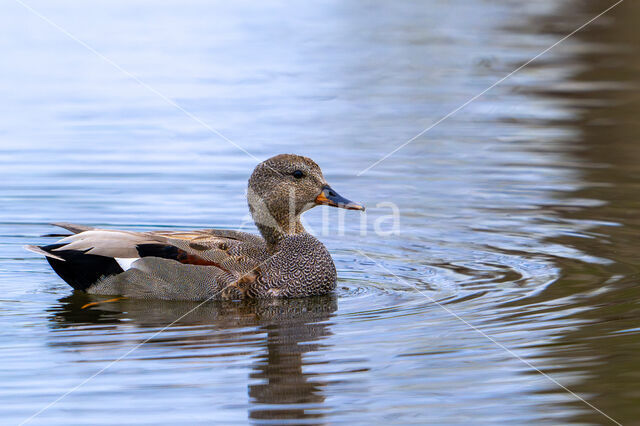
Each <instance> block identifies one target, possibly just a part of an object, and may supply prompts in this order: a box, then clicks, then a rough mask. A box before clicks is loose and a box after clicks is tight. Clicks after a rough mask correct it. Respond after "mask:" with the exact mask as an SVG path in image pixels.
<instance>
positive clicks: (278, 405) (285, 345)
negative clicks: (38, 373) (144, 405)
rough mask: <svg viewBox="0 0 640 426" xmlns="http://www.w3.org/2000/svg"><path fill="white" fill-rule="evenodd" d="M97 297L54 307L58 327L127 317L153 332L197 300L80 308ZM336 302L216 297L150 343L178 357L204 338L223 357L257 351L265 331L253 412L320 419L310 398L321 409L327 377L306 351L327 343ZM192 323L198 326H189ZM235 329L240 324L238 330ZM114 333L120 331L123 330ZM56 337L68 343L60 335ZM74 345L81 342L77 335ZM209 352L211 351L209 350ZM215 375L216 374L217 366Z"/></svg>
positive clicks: (252, 386)
mask: <svg viewBox="0 0 640 426" xmlns="http://www.w3.org/2000/svg"><path fill="white" fill-rule="evenodd" d="M96 299H97V296H92V295H88V294H84V293H75V294H73V295H71V296H69V297H65V298H63V299H60V304H59V305H56V306H54V307H53V308H51V309H50V310H49V312H51V313H52V316H51V321H52V324H53V327H55V328H66V327H77V326H78V325H87V324H118V323H120V322H123V323H124V324H126V326H127V327H129V326H130V325H134V326H136V327H138V328H142V329H144V328H148V329H149V333H151V334H153V332H155V331H156V330H157V329H158V327H160V326H166V324H167V321H168V320H170V319H175V318H180V317H181V316H182V315H184V313H185V312H189V311H190V310H192V309H193V308H194V307H196V306H198V304H196V303H194V302H179V301H178V302H176V301H157V300H156V301H146V300H134V299H125V300H120V301H117V302H114V303H108V304H104V305H98V306H95V307H92V308H91V309H80V308H81V307H82V306H83V305H85V304H86V303H88V302H91V301H93V300H96ZM336 309H337V299H336V297H335V296H334V295H333V294H330V295H325V296H316V297H308V298H299V299H248V300H243V301H239V302H232V301H213V302H210V303H208V304H206V305H204V306H202V307H200V308H198V309H195V310H193V312H190V313H189V314H188V315H185V316H184V318H181V319H180V320H179V321H177V322H176V323H175V324H172V326H171V327H177V328H179V329H180V330H181V332H180V333H170V334H160V335H159V336H158V338H157V339H151V340H150V341H149V342H148V343H146V344H145V345H154V346H158V345H162V346H166V347H171V348H172V353H171V354H169V355H168V356H170V357H171V358H175V357H176V356H179V355H180V354H179V353H176V352H180V351H182V350H186V351H191V350H192V349H191V348H192V347H193V343H194V342H195V341H197V344H198V347H199V348H200V349H199V350H200V351H201V353H200V354H199V357H206V356H211V357H216V358H219V357H220V356H225V355H224V354H229V355H226V356H231V357H233V356H234V355H233V354H234V353H237V352H233V353H230V352H229V346H230V345H236V346H237V347H238V348H239V349H241V351H242V352H244V351H246V350H247V349H249V348H250V349H251V350H255V347H256V338H260V339H261V340H262V342H261V343H260V344H259V345H260V349H259V351H260V352H259V353H258V355H257V356H256V360H255V362H254V363H253V366H252V368H253V371H252V372H251V373H250V379H251V380H250V383H249V385H248V392H249V398H250V403H251V405H252V406H251V407H250V408H249V416H250V417H251V418H252V419H263V420H264V419H296V420H300V421H304V420H312V419H315V420H317V419H318V417H319V416H321V415H322V414H321V413H319V412H318V410H311V411H309V410H308V409H309V407H308V405H309V404H314V407H315V408H318V407H317V405H319V404H322V403H323V402H324V400H325V396H324V393H323V389H324V387H325V386H326V382H323V381H322V380H320V378H319V377H318V376H314V375H311V374H306V373H305V372H304V368H303V367H304V365H305V359H304V354H305V353H308V352H315V351H321V350H322V349H323V348H324V347H325V345H323V344H321V343H318V341H319V340H321V339H322V338H324V337H326V336H330V335H331V331H330V323H328V322H327V320H328V319H330V318H331V317H332V316H333V314H334V312H335V311H336ZM190 326H193V327H194V331H196V333H190V329H189V328H188V327H190ZM203 326H204V327H205V328H207V326H210V328H211V332H210V333H203V332H202V331H203ZM115 327H116V328H117V327H118V326H117V325H115ZM233 330H238V331H237V333H234V332H233ZM167 331H170V330H167ZM114 333H116V334H117V330H114ZM265 334H266V337H265ZM230 340H232V341H233V342H234V343H231V342H230ZM55 344H56V345H58V346H59V345H61V344H63V345H64V343H61V342H60V341H59V340H56V343H55ZM69 344H70V345H71V344H73V345H74V349H77V342H75V343H69ZM133 344H134V343H132V345H133ZM83 345H89V346H92V347H91V349H95V348H99V347H100V345H101V343H100V342H98V341H95V340H86V341H84V342H83ZM94 346H95V347H94ZM218 346H222V347H223V351H221V352H220V351H217V350H216V348H217V347H218ZM243 347H244V348H243ZM202 351H205V352H206V353H205V354H202ZM211 374H215V370H212V371H211ZM167 385H169V384H167Z"/></svg>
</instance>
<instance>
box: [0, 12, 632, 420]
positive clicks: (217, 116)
mask: <svg viewBox="0 0 640 426" xmlns="http://www.w3.org/2000/svg"><path fill="white" fill-rule="evenodd" d="M612 3H613V2H607V1H599V0H591V1H565V2H556V1H538V2H525V1H509V0H504V1H482V0H474V1H468V0H464V1H463V0H459V1H447V2H445V1H433V2H417V1H416V2H413V1H410V2H380V1H375V0H374V1H368V2H363V1H353V2H340V1H326V2H318V3H315V4H311V3H307V2H304V3H300V2H288V1H285V2H269V3H255V2H244V3H233V4H228V3H227V2H205V1H195V2H188V3H181V2H177V1H173V0H168V1H162V2H125V1H98V2H91V3H86V4H85V3H78V2H71V1H58V2H55V4H54V3H51V2H45V1H42V0H34V1H31V2H29V3H28V5H27V6H25V4H21V2H20V1H18V0H15V1H14V0H8V1H5V2H3V4H2V5H1V6H0V11H1V13H0V24H1V25H0V33H1V34H2V37H0V54H1V55H2V58H3V60H2V63H3V65H2V66H1V67H0V97H1V98H2V102H0V206H1V208H0V234H1V236H2V238H1V239H0V288H1V289H2V294H1V295H0V342H1V344H0V360H1V362H0V401H1V402H0V416H1V419H2V423H3V424H15V423H20V422H22V421H24V420H27V419H29V422H31V423H39V424H65V425H68V424H87V423H96V424H111V423H116V422H118V423H125V424H176V423H221V424H232V423H240V424H242V423H247V422H253V423H270V422H271V423H282V422H290V423H295V424H301V423H302V424H322V423H371V422H377V423H399V424H400V423H402V424H405V423H437V424H448V423H451V424H455V423H458V424H468V423H471V422H473V423H480V424H495V423H509V424H523V423H532V422H533V423H577V424H611V423H613V422H614V421H617V422H620V423H623V424H633V423H637V422H638V418H640V408H638V402H639V401H640V393H639V389H640V388H639V386H638V385H639V381H640V364H639V363H638V354H639V353H640V325H639V321H638V320H639V318H640V305H639V304H638V300H640V289H639V287H638V279H639V277H640V268H639V265H640V240H639V239H638V232H639V231H640V220H639V219H638V209H639V208H640V148H638V141H639V140H640V130H639V129H638V125H637V123H638V116H639V115H638V114H639V112H640V106H639V105H638V99H640V97H639V96H638V95H639V94H640V93H639V91H638V83H639V82H640V81H639V80H640V78H639V77H638V76H639V75H640V74H639V72H640V59H639V58H640V50H639V46H640V45H639V44H638V32H637V20H638V19H640V4H639V3H637V2H631V1H627V2H624V3H622V4H621V5H619V6H617V7H616V8H614V9H613V10H611V11H610V12H608V13H607V14H605V15H604V16H602V17H601V18H599V19H597V20H596V21H594V22H593V23H592V24H590V25H589V26H588V27H586V28H585V29H584V30H582V31H580V32H578V33H577V34H576V35H575V36H573V37H571V38H569V39H568V40H566V41H564V42H563V43H561V44H559V45H558V46H556V47H555V48H553V49H552V50H551V51H549V52H547V53H545V54H544V55H542V56H541V57H540V58H538V59H536V60H535V61H534V62H532V63H531V64H529V65H528V66H526V67H525V68H523V69H522V70H520V71H519V72H517V73H516V74H514V75H512V76H511V77H509V78H508V79H507V80H505V81H503V82H502V83H500V84H499V85H497V86H496V87H494V88H492V89H491V90H490V91H488V92H486V93H484V94H483V95H482V96H480V97H479V98H477V99H476V100H474V101H473V102H471V103H470V104H468V105H467V106H465V107H464V108H463V109H461V110H459V111H457V112H456V113H455V114H453V115H451V116H450V117H448V118H447V119H446V120H444V121H442V122H440V123H439V124H438V125H437V126H435V127H433V128H432V129H431V130H429V131H428V132H426V133H425V134H423V135H421V136H420V137H418V138H417V139H415V140H414V141H412V142H411V143H410V144H408V145H407V146H405V147H404V148H402V149H401V150H399V151H398V152H396V153H395V154H394V155H392V156H391V157H389V158H388V159H386V160H384V161H382V162H380V163H379V164H377V165H375V166H374V167H373V168H371V169H369V170H368V171H366V172H365V173H362V174H360V175H358V172H360V171H362V170H363V169H365V168H367V167H369V166H370V165H372V164H373V163H374V162H376V161H378V160H379V159H381V158H382V157H383V156H384V155H385V154H387V153H389V152H390V151H391V150H392V149H394V148H395V147H397V146H399V145H401V144H403V143H404V142H406V141H407V140H409V139H410V138H412V137H413V136H415V135H416V134H418V133H419V132H420V131H422V130H423V129H425V128H427V127H429V126H430V125H431V124H433V123H435V122H437V121H438V120H439V119H440V118H442V117H444V116H446V115H447V114H448V113H449V112H451V111H452V110H454V109H456V108H457V107H459V106H460V105H462V104H463V103H465V102H466V101H467V100H469V99H470V98H472V97H474V96H475V95H478V94H479V93H480V92H482V91H484V90H485V89H486V88H488V87H489V86H491V85H492V84H493V83H495V82H496V81H498V80H499V79H501V78H502V77H504V76H505V75H507V74H508V73H510V72H511V71H513V70H514V69H515V68H517V67H518V66H520V65H522V64H523V63H525V62H526V61H528V60H529V59H531V58H532V57H534V56H535V55H537V54H538V53H540V52H541V51H543V50H544V49H546V48H547V47H549V46H551V45H552V44H553V43H555V42H556V41H557V40H559V39H560V38H562V37H563V36H564V35H566V34H568V33H570V32H571V31H573V30H574V29H576V28H577V27H579V26H580V25H582V24H583V23H585V22H587V21H588V20H589V19H591V18H593V17H594V16H596V15H597V14H598V13H600V12H601V11H603V10H604V9H606V8H607V7H608V6H610V5H611V4H612ZM29 7H31V8H32V9H31V10H29ZM38 15H40V16H38ZM214 130H215V131H214ZM217 132H220V133H221V134H222V135H224V137H225V138H228V139H229V140H230V141H233V143H230V142H229V141H228V140H225V139H224V138H223V137H221V136H220V134H216V133H217ZM234 145H237V146H234ZM238 146H239V147H242V149H244V150H246V151H247V152H248V153H250V154H251V155H252V156H255V158H257V159H264V158H267V157H269V156H271V155H274V154H277V153H281V152H296V153H299V154H303V155H308V156H310V157H312V158H313V159H315V160H316V161H317V162H318V163H319V164H320V166H321V167H322V168H323V170H324V174H325V176H326V177H327V179H328V180H329V182H331V183H332V185H333V186H334V188H336V189H337V190H338V191H339V192H340V193H342V194H343V195H345V196H347V197H349V198H352V199H354V200H358V201H362V202H363V203H365V204H366V205H367V207H368V209H367V213H366V216H363V215H359V214H358V213H355V212H342V213H340V212H338V211H335V210H334V211H328V210H324V211H323V210H322V209H320V208H318V209H314V210H313V211H311V212H309V213H307V214H306V216H305V220H306V223H307V225H308V228H309V229H310V230H312V231H313V232H314V233H315V234H316V235H317V236H318V237H319V238H320V239H321V240H322V241H323V242H325V244H326V245H327V247H328V248H329V250H330V251H331V253H332V255H333V257H334V260H335V262H336V266H337V268H338V274H339V277H340V278H339V282H338V290H337V292H336V294H335V295H332V296H327V297H319V298H309V299H304V300H288V301H261V302H243V303H238V302H228V303H208V304H206V305H204V306H202V307H199V308H197V309H195V310H194V308H195V307H196V305H192V304H188V303H178V302H164V301H158V302H150V301H146V302H140V301H135V300H122V301H119V302H114V303H107V304H103V305H99V306H94V307H90V308H86V309H81V307H82V306H83V305H84V304H85V303H87V302H88V301H91V300H93V299H89V297H88V296H86V295H83V294H73V292H72V291H71V289H70V288H69V287H68V286H67V285H66V284H65V283H64V282H62V281H61V280H60V279H59V278H58V277H57V276H56V275H55V274H54V273H53V272H52V271H51V270H50V268H49V266H48V265H47V263H46V262H45V261H44V259H42V258H41V257H39V256H37V255H35V254H32V253H30V252H26V251H25V250H23V249H22V246H23V245H25V244H34V243H45V242H47V241H50V239H47V238H43V237H41V235H43V234H47V233H50V232H53V228H52V227H51V226H49V225H48V223H51V222H57V221H66V222H76V223H83V224H89V225H94V226H104V227H117V228H125V229H138V230H147V229H155V228H165V229H194V228H200V227H219V228H245V229H246V230H249V231H255V228H254V227H253V225H252V223H251V222H250V221H249V220H248V216H247V208H246V202H245V188H246V181H247V178H248V176H249V174H250V173H251V171H252V169H253V167H254V166H255V164H256V163H257V161H256V159H255V158H252V157H251V155H247V153H245V152H243V151H242V150H240V149H238ZM385 202H391V203H394V204H395V205H396V206H397V207H398V209H399V212H400V223H399V232H397V233H393V234H391V235H389V234H388V233H386V234H385V233H380V232H377V231H380V230H382V231H388V230H390V229H391V228H390V225H391V222H390V221H389V220H388V218H387V219H385V217H387V215H389V214H390V213H391V211H392V210H391V208H390V207H389V205H388V204H383V203H385ZM341 223H342V224H343V226H341ZM189 311H191V312H190V313H188V314H187V315H185V316H183V315H184V314H185V313H187V312H189ZM181 317H182V318H181ZM176 320H177V321H176ZM174 321H175V323H173V324H172V325H170V326H169V327H167V325H168V324H170V323H172V322H174ZM114 361H116V362H114ZM78 386H79V387H78ZM69 391H71V392H70V393H68V392H69ZM61 397H62V398H61ZM41 410H42V411H41ZM34 414H37V416H35V417H31V416H33V415H34ZM607 416H608V417H607Z"/></svg>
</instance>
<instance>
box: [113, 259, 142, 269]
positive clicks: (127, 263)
mask: <svg viewBox="0 0 640 426" xmlns="http://www.w3.org/2000/svg"><path fill="white" fill-rule="evenodd" d="M114 259H115V260H116V262H118V265H120V267H121V268H122V270H123V271H127V270H129V269H131V266H132V265H133V262H135V261H136V260H140V258H139V257H115V258H114Z"/></svg>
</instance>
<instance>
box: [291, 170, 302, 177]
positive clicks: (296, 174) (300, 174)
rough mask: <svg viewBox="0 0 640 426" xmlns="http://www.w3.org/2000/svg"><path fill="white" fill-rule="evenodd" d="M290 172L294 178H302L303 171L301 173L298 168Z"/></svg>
mask: <svg viewBox="0 0 640 426" xmlns="http://www.w3.org/2000/svg"><path fill="white" fill-rule="evenodd" d="M291 174H292V175H293V177H294V178H296V179H302V178H303V177H304V173H302V172H301V171H300V170H296V171H295V172H293V173H291Z"/></svg>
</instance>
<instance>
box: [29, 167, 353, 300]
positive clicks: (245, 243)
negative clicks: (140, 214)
mask: <svg viewBox="0 0 640 426" xmlns="http://www.w3.org/2000/svg"><path fill="white" fill-rule="evenodd" d="M247 202H248V206H249V212H250V214H251V217H252V219H253V221H254V223H255V225H256V227H257V229H258V231H259V232H260V235H257V234H252V233H248V232H241V231H236V230H228V229H202V230H195V231H191V230H189V231H167V230H160V231H148V232H133V231H125V230H112V229H100V228H93V227H89V226H84V225H76V224H71V223H56V224H53V225H55V226H58V227H61V228H64V229H66V230H67V231H69V232H70V234H63V235H61V234H54V235H56V236H58V237H62V238H61V239H60V240H58V241H57V242H55V243H54V244H49V245H43V246H38V245H29V246H26V248H27V249H28V250H30V251H32V252H35V253H38V254H41V255H44V256H45V258H46V260H47V261H48V263H49V265H50V266H51V268H52V269H53V271H55V273H57V274H58V276H59V277H60V278H62V279H63V280H64V281H65V282H66V283H67V284H69V285H70V286H71V287H72V288H73V289H74V290H76V291H81V292H86V293H89V294H97V295H113V296H118V297H119V298H134V299H164V300H188V301H204V300H236V299H264V298H297V297H307V296H316V295H324V294H328V293H331V292H333V291H334V290H335V288H336V281H337V273H336V267H335V264H334V263H333V259H332V258H331V255H330V253H329V251H328V250H327V248H326V247H325V246H324V245H323V244H322V242H320V240H318V239H317V238H316V237H314V236H313V235H311V234H310V233H308V232H307V231H306V230H305V228H304V226H303V225H302V222H301V220H300V217H301V215H302V214H303V213H304V212H306V211H308V210H310V209H311V208H313V207H316V206H319V205H324V206H331V207H337V208H343V209H347V210H360V211H364V210H365V207H364V206H363V205H362V204H359V203H355V202H353V201H350V200H348V199H346V198H344V197H342V196H341V195H339V194H338V193H337V192H336V191H334V190H333V189H332V188H331V186H330V185H329V184H328V183H327V181H326V180H325V178H324V176H323V174H322V170H321V169H320V167H319V166H318V165H317V164H316V163H315V162H314V161H313V160H312V159H310V158H308V157H304V156H301V155H295V154H280V155H276V156H274V157H271V158H269V159H267V160H265V161H263V162H261V163H259V164H258V165H257V166H256V167H255V169H254V171H253V173H252V174H251V177H250V178H249V182H248V189H247Z"/></svg>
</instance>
